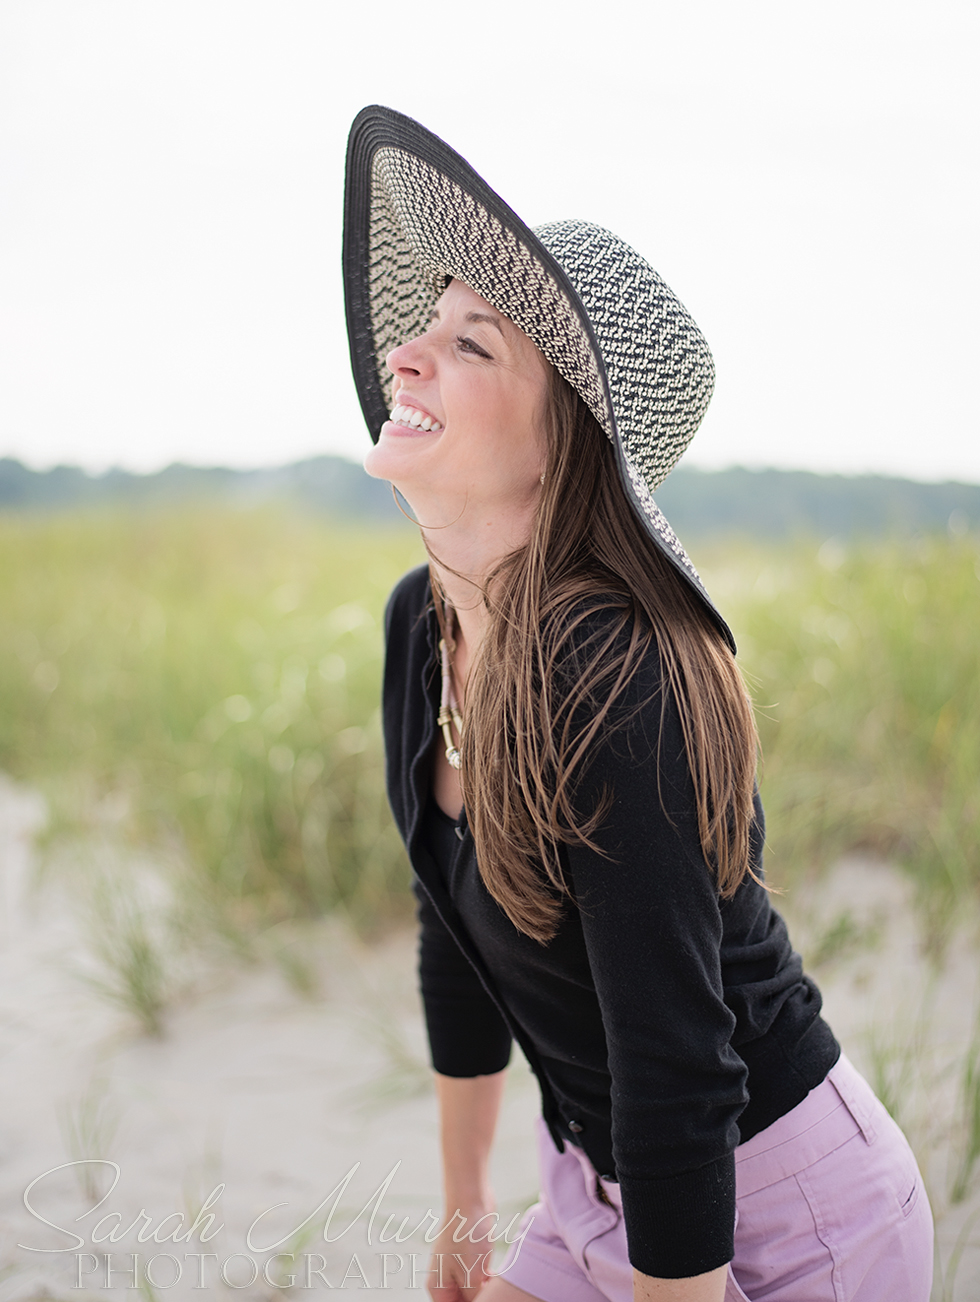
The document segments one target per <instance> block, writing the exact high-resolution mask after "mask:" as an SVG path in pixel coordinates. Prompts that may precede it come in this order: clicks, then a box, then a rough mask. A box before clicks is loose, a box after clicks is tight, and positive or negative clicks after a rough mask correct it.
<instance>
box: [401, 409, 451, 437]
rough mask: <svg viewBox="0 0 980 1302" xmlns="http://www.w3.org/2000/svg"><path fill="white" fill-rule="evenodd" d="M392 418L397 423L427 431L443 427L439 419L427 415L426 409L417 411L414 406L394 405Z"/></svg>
mask: <svg viewBox="0 0 980 1302" xmlns="http://www.w3.org/2000/svg"><path fill="white" fill-rule="evenodd" d="M391 419H392V420H393V421H394V422H395V424H396V425H407V426H408V427H409V429H422V430H425V431H426V432H432V431H435V430H441V429H442V426H441V425H440V424H439V422H438V421H437V420H433V418H432V417H431V416H427V415H426V414H425V412H424V411H416V410H415V408H414V407H401V406H398V407H394V408H393V409H392V412H391Z"/></svg>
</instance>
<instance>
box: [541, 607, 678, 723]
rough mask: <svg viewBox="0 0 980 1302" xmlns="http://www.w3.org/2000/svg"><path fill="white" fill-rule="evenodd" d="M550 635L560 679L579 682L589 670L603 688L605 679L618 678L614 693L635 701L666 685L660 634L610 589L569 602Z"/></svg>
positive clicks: (609, 681) (609, 682)
mask: <svg viewBox="0 0 980 1302" xmlns="http://www.w3.org/2000/svg"><path fill="white" fill-rule="evenodd" d="M550 641H551V647H550V651H551V655H552V657H553V664H554V668H555V671H556V674H557V677H558V679H559V681H564V682H565V683H567V684H574V683H576V682H578V681H581V678H582V676H583V675H588V676H589V677H590V678H594V679H595V682H596V687H597V688H598V689H599V690H600V691H601V689H602V687H603V685H605V686H607V687H612V685H613V682H615V681H616V680H619V682H620V690H619V691H618V692H616V693H615V694H616V696H617V698H620V699H621V700H622V701H623V702H624V703H627V702H628V703H630V704H635V703H636V701H637V700H644V701H648V700H649V699H650V698H651V697H658V696H659V694H660V692H661V690H662V687H663V683H664V671H663V663H662V660H661V655H660V647H659V645H658V642H657V638H656V637H655V636H654V634H653V630H652V629H651V628H650V626H649V624H648V623H647V622H646V621H645V620H644V619H643V617H642V615H641V614H639V613H638V612H637V611H636V610H635V609H634V608H633V606H632V604H631V603H629V602H628V601H627V600H626V599H625V598H620V597H617V596H616V595H615V594H613V593H609V594H597V595H592V596H588V597H581V598H578V599H576V600H575V601H572V602H569V603H568V604H567V605H566V606H565V607H564V608H563V609H561V610H559V611H557V612H556V613H555V615H554V618H553V623H552V635H551V639H550ZM624 666H625V667H626V669H627V672H626V674H625V676H623V675H622V670H623V667H624ZM623 677H625V681H623Z"/></svg>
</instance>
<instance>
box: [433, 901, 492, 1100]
mask: <svg viewBox="0 0 980 1302" xmlns="http://www.w3.org/2000/svg"><path fill="white" fill-rule="evenodd" d="M414 889H415V895H416V899H417V900H418V917H419V984H420V987H421V991H422V1004H423V1007H424V1010H425V1025H426V1030H427V1032H428V1036H429V1052H430V1054H431V1057H432V1066H433V1068H434V1069H435V1071H437V1072H439V1074H440V1075H441V1076H490V1075H493V1073H494V1072H498V1071H503V1069H504V1068H505V1067H506V1066H507V1064H508V1063H509V1061H510V1049H511V1034H510V1030H509V1028H508V1026H507V1023H506V1022H505V1021H504V1019H503V1016H502V1014H501V1012H500V1010H499V1008H498V1007H497V1005H496V1004H495V1002H494V1001H493V999H492V998H491V996H490V995H489V994H488V993H487V991H486V990H485V989H484V986H483V983H482V982H481V981H480V978H479V977H478V976H477V974H476V971H475V969H474V967H473V965H472V963H471V962H470V961H469V959H467V958H466V956H465V955H464V954H463V952H462V951H461V950H460V948H459V945H458V944H457V943H456V941H455V939H454V938H453V936H452V935H451V934H450V933H449V931H448V930H447V928H446V926H445V924H444V923H443V921H442V919H441V918H440V917H439V914H438V912H437V910H436V908H435V906H434V904H433V903H432V901H431V899H430V898H429V895H428V893H427V892H426V890H425V887H424V886H422V885H421V883H419V882H418V881H416V882H415V886H414Z"/></svg>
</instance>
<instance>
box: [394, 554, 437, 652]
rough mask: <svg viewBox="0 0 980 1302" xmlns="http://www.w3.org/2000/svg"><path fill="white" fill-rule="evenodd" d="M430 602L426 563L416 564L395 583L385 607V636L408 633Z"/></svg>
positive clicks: (430, 594) (430, 592) (430, 595)
mask: <svg viewBox="0 0 980 1302" xmlns="http://www.w3.org/2000/svg"><path fill="white" fill-rule="evenodd" d="M431 603H432V589H431V587H430V584H429V567H428V565H417V566H416V567H415V568H414V569H412V570H409V571H408V573H407V574H403V575H402V577H401V578H400V579H399V580H398V582H397V583H396V584H395V586H394V588H392V590H391V596H390V597H389V598H388V605H387V606H386V607H385V636H386V637H388V638H390V637H391V636H392V634H393V633H399V632H403V633H406V634H407V633H409V632H411V630H412V629H413V628H414V627H415V625H416V624H417V622H418V620H419V617H420V616H421V615H424V614H425V612H426V610H428V608H429V606H430V605H431Z"/></svg>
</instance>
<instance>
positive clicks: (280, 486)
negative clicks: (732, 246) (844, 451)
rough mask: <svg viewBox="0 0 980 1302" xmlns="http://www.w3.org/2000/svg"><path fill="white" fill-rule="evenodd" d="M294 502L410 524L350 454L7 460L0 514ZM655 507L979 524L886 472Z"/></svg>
mask: <svg viewBox="0 0 980 1302" xmlns="http://www.w3.org/2000/svg"><path fill="white" fill-rule="evenodd" d="M194 501H196V502H207V501H221V502H225V503H237V504H240V505H242V506H248V505H257V504H259V503H263V502H275V501H286V502H288V503H292V504H294V505H296V506H297V507H302V508H304V509H308V510H314V511H317V512H320V513H323V514H327V515H331V516H334V517H337V518H340V519H370V520H372V521H375V522H379V523H380V522H383V521H388V522H389V523H392V524H394V523H397V522H399V521H402V516H401V515H399V513H398V511H397V509H396V508H395V505H394V503H393V501H392V496H391V489H390V487H389V486H388V485H387V484H385V483H379V482H378V481H377V480H374V479H370V478H369V477H368V476H367V475H365V474H364V472H363V470H361V468H360V467H359V466H358V465H356V464H355V463H354V462H351V461H347V460H345V459H344V458H342V457H332V456H322V457H313V458H311V459H309V460H307V461H297V462H295V463H293V464H292V465H288V466H281V467H278V468H275V469H264V470H231V469H228V468H224V467H201V466H186V465H180V464H175V465H172V466H167V468H166V469H164V470H159V471H157V472H156V473H154V474H149V475H139V474H134V473H132V472H130V471H127V470H108V471H106V472H105V473H104V474H100V475H90V474H88V473H86V472H85V471H84V470H81V469H79V468H78V467H77V466H56V467H54V468H53V469H51V470H31V469H29V468H28V467H27V466H24V465H22V464H21V462H19V461H15V460H13V459H11V458H2V459H0V510H3V511H36V510H42V511H51V510H66V509H72V508H78V507H100V506H108V505H122V506H125V505H132V506H139V507H144V506H165V505H171V504H177V503H186V502H194ZM657 502H658V504H659V505H660V507H661V509H662V510H663V511H664V514H665V515H666V516H667V518H668V520H670V522H671V524H672V525H673V527H674V528H675V529H676V530H677V532H678V533H679V534H680V535H681V537H682V538H687V537H702V538H704V537H711V536H713V535H714V536H717V535H720V534H725V535H731V534H745V535H749V536H752V537H766V538H787V537H794V536H815V537H821V538H827V537H841V538H844V537H860V536H881V535H885V534H892V535H908V534H913V533H917V532H929V533H935V532H937V531H949V532H950V533H952V534H964V533H967V532H969V531H971V530H977V529H980V485H978V484H962V483H939V484H924V483H918V482H916V481H915V480H911V479H894V478H889V477H887V476H884V475H853V476H847V475H816V474H811V473H810V472H808V471H802V470H746V469H743V468H739V467H736V468H734V469H731V470H698V469H696V468H693V467H687V466H680V467H679V468H678V469H677V470H675V471H674V473H673V474H672V475H671V476H670V478H669V479H668V480H667V482H666V483H665V484H663V485H662V486H661V488H660V490H659V491H658V493H657Z"/></svg>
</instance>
